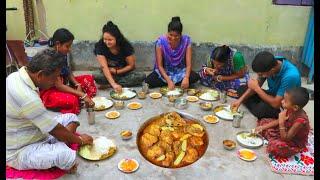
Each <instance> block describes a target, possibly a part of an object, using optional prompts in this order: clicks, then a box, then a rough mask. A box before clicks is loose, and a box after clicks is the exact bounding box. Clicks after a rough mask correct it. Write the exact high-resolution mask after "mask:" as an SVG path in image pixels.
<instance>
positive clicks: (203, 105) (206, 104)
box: [199, 102, 213, 111]
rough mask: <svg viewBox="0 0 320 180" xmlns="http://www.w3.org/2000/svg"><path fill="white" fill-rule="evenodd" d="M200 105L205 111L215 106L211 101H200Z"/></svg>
mask: <svg viewBox="0 0 320 180" xmlns="http://www.w3.org/2000/svg"><path fill="white" fill-rule="evenodd" d="M199 106H200V108H201V109H202V110H204V111H210V110H211V109H212V107H213V105H212V103H211V102H201V103H199Z"/></svg>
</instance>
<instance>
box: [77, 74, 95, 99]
mask: <svg viewBox="0 0 320 180" xmlns="http://www.w3.org/2000/svg"><path fill="white" fill-rule="evenodd" d="M75 79H76V80H77V81H78V82H79V83H80V84H81V88H82V89H83V90H84V92H86V93H87V94H88V96H89V97H91V98H92V97H93V96H95V95H96V93H97V87H96V85H95V84H94V78H93V75H81V76H76V77H75Z"/></svg>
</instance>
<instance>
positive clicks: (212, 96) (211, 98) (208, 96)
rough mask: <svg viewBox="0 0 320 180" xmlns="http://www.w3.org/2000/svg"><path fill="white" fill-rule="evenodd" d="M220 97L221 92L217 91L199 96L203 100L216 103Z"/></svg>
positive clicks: (206, 91)
mask: <svg viewBox="0 0 320 180" xmlns="http://www.w3.org/2000/svg"><path fill="white" fill-rule="evenodd" d="M218 97H219V92H218V91H216V90H205V91H204V92H203V93H201V95H200V96H199V98H200V99H202V100H207V101H215V100H217V99H218Z"/></svg>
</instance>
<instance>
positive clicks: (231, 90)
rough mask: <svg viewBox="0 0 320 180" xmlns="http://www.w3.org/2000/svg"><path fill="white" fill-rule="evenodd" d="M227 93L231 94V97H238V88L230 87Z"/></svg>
mask: <svg viewBox="0 0 320 180" xmlns="http://www.w3.org/2000/svg"><path fill="white" fill-rule="evenodd" d="M227 95H228V96H230V97H234V98H238V97H239V96H238V93H237V91H236V90H234V89H228V90H227Z"/></svg>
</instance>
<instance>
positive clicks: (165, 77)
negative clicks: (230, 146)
mask: <svg viewBox="0 0 320 180" xmlns="http://www.w3.org/2000/svg"><path fill="white" fill-rule="evenodd" d="M182 27H183V26H182V23H181V21H180V18H179V17H173V18H172V20H171V22H170V23H169V24H168V32H167V33H166V34H164V35H161V36H160V37H159V38H158V39H157V40H156V42H155V58H154V68H153V72H152V73H151V74H149V75H148V76H146V74H145V73H144V72H142V71H138V70H136V69H135V62H136V57H135V56H134V48H133V46H132V45H131V43H130V42H129V41H128V40H127V39H126V38H125V37H124V35H123V34H122V33H121V31H120V30H119V28H118V26H117V25H115V24H113V23H112V22H111V21H109V22H108V23H107V24H105V25H104V26H103V28H102V37H101V39H100V40H99V41H98V42H97V43H96V44H95V47H94V50H93V53H94V54H95V55H96V59H97V61H98V63H99V64H100V69H99V70H98V71H95V72H94V73H93V74H92V75H81V76H74V74H73V72H72V70H71V68H70V65H69V62H68V54H69V53H70V51H71V46H72V43H73V40H74V36H73V34H72V33H71V32H70V31H69V30H67V29H64V28H61V29H58V30H56V31H55V33H54V34H53V36H52V38H50V40H49V46H50V48H48V49H46V50H44V51H42V52H39V53H38V54H37V55H36V56H34V57H33V58H32V60H31V61H30V62H29V64H28V65H27V66H25V67H22V68H20V69H19V70H18V71H17V72H14V73H12V74H10V75H9V76H8V77H7V78H6V163H7V165H8V166H10V167H13V168H16V169H19V170H25V169H49V168H51V167H58V168H60V169H64V170H68V171H74V169H75V168H76V166H77V164H76V163H75V159H76V152H75V151H74V150H72V149H70V148H69V147H68V146H69V145H70V144H73V143H76V144H80V145H85V144H92V142H93V138H92V137H91V136H89V135H86V134H80V135H76V134H75V132H76V129H77V127H78V126H79V125H80V123H79V121H78V119H77V114H79V113H80V109H81V103H80V101H81V100H82V101H84V103H85V106H87V107H93V106H94V102H93V101H92V97H94V96H95V95H96V92H97V88H96V85H95V82H96V83H97V84H101V85H109V86H110V87H112V88H113V89H114V90H115V91H116V92H121V91H122V87H132V86H139V85H141V84H142V82H145V83H148V84H149V87H150V88H155V87H161V86H168V88H169V89H174V88H175V86H180V87H181V88H183V89H186V88H189V87H190V85H191V84H193V83H195V82H197V81H199V80H200V82H201V84H202V85H204V86H207V87H210V88H215V89H219V90H228V89H234V90H236V91H237V92H238V94H239V98H238V99H237V100H235V101H234V102H232V103H231V106H232V107H235V108H239V106H240V105H241V104H244V105H245V106H246V107H247V108H248V109H249V111H250V112H251V113H252V114H253V115H254V116H256V117H257V118H258V126H257V127H256V128H255V132H256V133H261V134H262V135H263V136H264V137H265V138H266V139H267V140H269V145H268V147H267V151H268V152H269V153H272V154H274V155H276V156H281V157H288V156H292V155H293V154H295V153H298V152H300V151H301V150H302V149H303V148H305V147H306V143H307V140H308V134H309V130H310V125H309V120H308V116H307V115H306V113H305V111H304V110H303V107H304V106H305V105H306V104H307V103H308V100H309V94H308V91H307V90H306V89H305V88H302V87H301V77H300V73H299V71H298V69H297V68H296V66H295V65H293V64H292V63H291V62H290V61H289V60H287V59H285V58H284V57H275V56H274V55H273V54H271V53H270V52H266V51H263V52H260V53H258V54H257V55H256V56H255V58H254V60H253V61H252V70H253V71H254V72H255V73H257V75H258V78H257V79H255V78H250V77H249V73H248V67H247V65H246V64H245V59H244V57H243V55H242V53H241V52H239V51H237V50H236V49H234V48H231V47H229V46H226V45H223V46H219V47H216V48H214V49H213V51H212V52H211V55H210V59H209V60H208V62H206V64H204V65H203V67H202V68H201V70H200V71H199V72H194V71H192V46H191V38H190V37H189V36H188V35H184V34H182ZM265 81H267V83H268V90H264V89H262V85H263V83H264V82H265ZM281 108H283V109H284V110H283V111H281V110H280V109H281ZM47 109H49V110H54V111H59V112H61V113H62V114H61V115H59V116H56V117H51V116H50V115H49V114H48V110H47Z"/></svg>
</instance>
